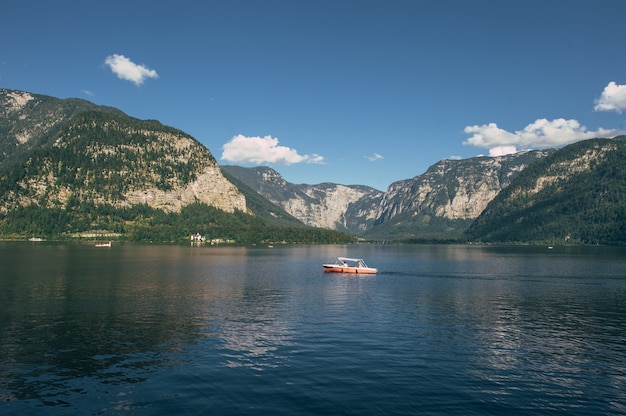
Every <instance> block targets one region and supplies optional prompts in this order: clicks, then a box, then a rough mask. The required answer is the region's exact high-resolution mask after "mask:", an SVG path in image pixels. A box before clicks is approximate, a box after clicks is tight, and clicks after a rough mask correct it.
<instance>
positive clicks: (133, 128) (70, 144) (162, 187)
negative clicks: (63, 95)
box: [0, 90, 247, 212]
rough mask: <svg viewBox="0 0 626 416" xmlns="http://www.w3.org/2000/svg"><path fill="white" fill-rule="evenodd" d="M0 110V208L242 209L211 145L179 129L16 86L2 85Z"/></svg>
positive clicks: (241, 201) (241, 199) (242, 201)
mask: <svg viewBox="0 0 626 416" xmlns="http://www.w3.org/2000/svg"><path fill="white" fill-rule="evenodd" d="M94 110H95V111H94ZM0 113H1V114H3V115H4V117H3V118H2V123H3V124H2V135H1V136H0V141H1V143H2V149H3V160H2V163H3V164H2V168H3V170H4V171H5V172H6V174H5V175H4V176H3V177H2V178H1V179H0V192H2V199H1V201H2V202H1V206H0V211H1V212H7V211H8V210H10V209H13V208H15V207H17V206H27V205H31V204H36V205H39V206H44V207H57V206H58V207H62V206H65V205H66V204H68V203H70V202H72V201H80V202H85V201H87V202H90V203H96V204H105V203H106V204H110V205H112V206H115V207H128V206H131V205H134V204H146V205H149V206H151V207H154V208H161V209H163V210H165V211H168V212H179V211H180V209H181V208H182V207H183V206H185V205H188V204H190V203H192V202H201V203H206V204H208V205H210V206H214V207H216V208H219V209H221V210H223V211H226V212H234V211H235V210H239V211H243V212H246V211H247V207H246V200H245V197H244V196H243V194H242V193H241V192H240V191H239V190H238V189H237V187H236V186H235V185H233V184H232V183H231V182H230V181H228V180H227V179H226V178H225V177H224V176H223V175H222V172H221V170H220V168H219V166H218V164H217V162H216V161H215V159H214V158H213V156H212V155H211V153H210V152H209V151H208V149H206V147H204V146H203V145H202V144H200V143H199V142H198V141H196V140H195V139H193V138H192V137H190V136H189V135H187V134H185V133H183V132H181V131H179V130H176V129H173V128H170V127H167V126H163V125H162V124H160V123H158V122H156V121H141V120H137V119H134V118H131V117H128V116H126V115H125V114H123V113H121V112H119V111H102V109H101V108H99V107H98V106H94V105H92V104H90V103H87V102H84V101H82V100H70V103H68V102H67V101H65V100H59V99H53V98H51V97H45V96H38V95H33V94H29V93H24V92H18V91H13V90H0ZM25 146H29V149H30V150H28V151H25V150H23V147H25Z"/></svg>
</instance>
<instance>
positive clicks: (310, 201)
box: [223, 166, 383, 234]
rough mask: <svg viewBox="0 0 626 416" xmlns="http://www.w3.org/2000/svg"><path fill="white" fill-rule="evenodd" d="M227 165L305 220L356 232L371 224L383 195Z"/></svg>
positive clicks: (307, 222) (371, 190)
mask: <svg viewBox="0 0 626 416" xmlns="http://www.w3.org/2000/svg"><path fill="white" fill-rule="evenodd" d="M223 169H224V170H225V171H226V172H227V173H228V174H230V175H232V176H234V177H236V178H237V179H239V180H240V181H242V182H243V183H245V184H246V185H248V186H249V187H250V188H252V189H254V190H256V191H257V192H258V193H259V194H261V195H262V196H263V197H265V198H266V199H268V200H269V201H270V202H272V203H274V204H276V205H278V206H280V207H282V208H283V209H284V210H285V211H287V212H288V213H289V214H291V215H292V216H294V217H295V218H297V219H299V220H300V221H302V222H303V223H305V224H307V225H310V226H313V227H320V228H328V229H334V230H339V231H348V232H351V233H353V234H362V233H363V232H364V231H366V230H367V228H368V227H369V226H371V224H372V223H373V221H374V220H375V219H376V213H377V211H378V204H379V203H380V200H381V199H382V196H383V193H382V192H380V191H378V190H376V189H374V188H371V187H368V186H359V185H351V186H347V185H339V184H334V183H322V184H318V185H306V184H300V185H296V184H292V183H289V182H287V181H285V179H284V178H283V177H282V176H281V175H280V174H279V173H278V172H276V171H275V170H274V169H271V168H268V167H256V168H243V167H239V166H223Z"/></svg>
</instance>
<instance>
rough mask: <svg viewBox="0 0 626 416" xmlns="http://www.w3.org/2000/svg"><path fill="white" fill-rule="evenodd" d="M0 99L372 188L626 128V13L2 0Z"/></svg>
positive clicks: (383, 2)
mask: <svg viewBox="0 0 626 416" xmlns="http://www.w3.org/2000/svg"><path fill="white" fill-rule="evenodd" d="M1 9H2V15H3V19H2V24H1V25H0V88H12V89H18V90H25V91H29V92H32V93H37V94H45V95H51V96H54V97H59V98H70V97H77V98H84V99H87V100H89V101H92V102H94V103H96V104H101V105H109V106H113V107H116V108H119V109H120V110H122V111H124V112H125V113H127V114H128V115H130V116H133V117H136V118H140V119H156V120H159V121H161V122H162V123H164V124H166V125H169V126H172V127H176V128H178V129H181V130H183V131H185V132H187V133H189V134H191V135H192V136H193V137H195V138H196V139H197V140H199V141H200V142H202V143H203V144H204V145H205V146H206V147H207V148H208V149H209V150H210V151H211V153H212V154H213V155H214V156H215V157H216V159H217V160H218V162H219V163H220V164H222V165H225V164H237V165H241V166H257V165H267V166H271V167H272V168H274V169H276V170H277V171H279V172H280V173H281V174H282V175H283V176H284V178H285V179H286V180H287V181H290V182H293V183H308V184H317V183H321V182H335V183H341V184H346V185H350V184H360V185H369V186H372V187H375V188H378V189H380V190H385V189H386V188H387V186H388V185H390V184H391V183H392V182H394V181H397V180H402V179H408V178H411V177H413V176H416V175H419V174H422V173H424V171H425V170H426V169H427V168H428V167H429V166H430V165H432V164H434V163H436V162H437V161H439V160H441V159H445V158H468V157H473V156H477V155H489V154H492V155H493V154H500V153H506V152H512V151H515V150H518V151H519V150H524V149H536V148H543V147H556V146H561V145H564V144H568V143H572V142H574V141H577V140H581V139H586V138H591V137H613V136H615V135H617V134H623V132H624V131H625V130H626V115H625V114H624V113H625V110H626V34H625V33H626V32H625V31H624V22H625V20H624V19H625V16H626V1H623V0H595V1H593V2H592V1H576V0H563V1H560V0H559V1H557V0H553V1H550V0H524V1H521V0H520V1H481V0H476V1H463V0H458V1H446V0H441V1H434V0H433V1H429V0H424V1H419V0H412V1H394V0H380V1H372V0H360V1H348V0H343V1H342V0H333V1H326V0H316V1H297V0H291V1H274V0H268V1H262V0H257V1H242V0H228V1H227V0H223V1H197V0H194V1H187V0H179V1H176V2H173V1H159V0H153V1H133V0H125V1H118V0H109V1H90V0H83V1H64V0H57V1H47V0H44V1H31V0H3V2H2V7H1Z"/></svg>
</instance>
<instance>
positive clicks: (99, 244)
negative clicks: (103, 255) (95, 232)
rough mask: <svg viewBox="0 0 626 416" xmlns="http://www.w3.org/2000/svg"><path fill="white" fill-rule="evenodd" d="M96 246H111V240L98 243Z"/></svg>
mask: <svg viewBox="0 0 626 416" xmlns="http://www.w3.org/2000/svg"><path fill="white" fill-rule="evenodd" d="M96 247H111V242H110V241H109V242H108V243H97V244H96Z"/></svg>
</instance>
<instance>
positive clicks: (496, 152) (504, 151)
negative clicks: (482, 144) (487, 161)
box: [489, 146, 517, 156]
mask: <svg viewBox="0 0 626 416" xmlns="http://www.w3.org/2000/svg"><path fill="white" fill-rule="evenodd" d="M513 153H517V148H516V147H515V146H498V147H493V148H491V149H489V156H504V155H512V154H513Z"/></svg>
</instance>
